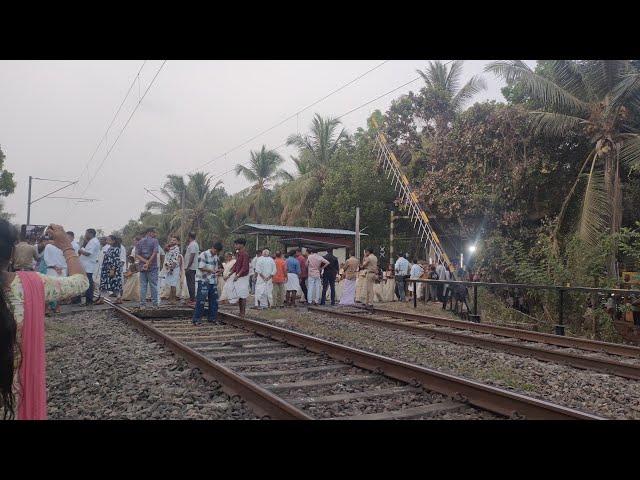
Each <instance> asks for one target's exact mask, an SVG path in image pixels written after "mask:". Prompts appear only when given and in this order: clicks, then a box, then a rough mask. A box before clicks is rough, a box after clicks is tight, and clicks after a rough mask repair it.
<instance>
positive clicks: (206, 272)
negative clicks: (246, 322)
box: [192, 242, 222, 325]
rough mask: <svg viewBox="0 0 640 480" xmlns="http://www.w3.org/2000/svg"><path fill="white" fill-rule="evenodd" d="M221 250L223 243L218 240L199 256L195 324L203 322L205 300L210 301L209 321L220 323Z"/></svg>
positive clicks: (194, 313) (193, 320) (194, 312)
mask: <svg viewBox="0 0 640 480" xmlns="http://www.w3.org/2000/svg"><path fill="white" fill-rule="evenodd" d="M221 251H222V244H221V243H220V242H216V243H214V244H213V246H212V247H211V248H210V249H208V250H205V251H204V252H202V253H201V254H200V255H199V256H198V270H197V271H196V281H197V284H198V293H197V296H196V308H195V310H194V311H193V319H192V322H193V324H194V325H200V324H202V315H203V314H204V302H205V300H207V302H208V303H209V314H208V315H207V322H209V323H219V322H217V321H216V316H217V315H218V285H217V278H218V276H217V274H218V273H219V272H220V259H219V258H218V254H219V253H220V252H221Z"/></svg>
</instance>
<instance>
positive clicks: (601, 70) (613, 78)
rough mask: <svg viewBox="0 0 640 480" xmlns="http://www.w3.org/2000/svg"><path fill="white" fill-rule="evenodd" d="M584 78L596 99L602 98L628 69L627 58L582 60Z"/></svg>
mask: <svg viewBox="0 0 640 480" xmlns="http://www.w3.org/2000/svg"><path fill="white" fill-rule="evenodd" d="M583 69H584V72H585V80H586V81H587V82H588V84H589V87H590V89H591V90H592V91H593V92H594V93H595V95H596V96H597V99H598V100H602V99H604V97H605V96H606V95H608V94H609V93H610V92H611V91H612V90H613V89H614V88H615V87H616V85H617V84H618V83H619V82H620V80H621V79H622V77H623V76H624V75H625V74H626V73H627V72H628V70H629V61H628V60H588V61H586V62H584V67H583Z"/></svg>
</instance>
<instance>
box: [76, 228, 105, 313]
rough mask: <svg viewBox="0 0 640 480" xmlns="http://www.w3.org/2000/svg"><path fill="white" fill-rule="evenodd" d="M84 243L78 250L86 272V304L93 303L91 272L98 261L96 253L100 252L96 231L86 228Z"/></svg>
mask: <svg viewBox="0 0 640 480" xmlns="http://www.w3.org/2000/svg"><path fill="white" fill-rule="evenodd" d="M84 239H85V245H84V247H83V248H80V249H79V250H78V255H79V256H80V264H81V265H82V267H83V268H84V271H85V272H86V273H87V278H88V279H89V288H88V289H87V292H86V293H85V297H86V305H93V272H95V270H96V266H97V263H98V253H99V252H100V241H99V240H98V239H97V238H96V231H95V230H94V229H93V228H88V229H87V231H86V232H85V234H84Z"/></svg>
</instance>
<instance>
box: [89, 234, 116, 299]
mask: <svg viewBox="0 0 640 480" xmlns="http://www.w3.org/2000/svg"><path fill="white" fill-rule="evenodd" d="M107 245H109V248H108V249H107V250H105V252H104V257H103V259H102V269H101V271H100V294H101V295H102V296H104V295H107V294H108V293H109V292H113V293H114V295H115V296H116V299H115V301H114V303H122V269H123V265H122V255H121V249H122V243H121V242H120V239H119V238H118V237H116V236H115V235H109V236H108V237H107ZM95 303H96V305H100V304H102V303H104V301H103V300H102V297H100V298H98V301H97V302H95Z"/></svg>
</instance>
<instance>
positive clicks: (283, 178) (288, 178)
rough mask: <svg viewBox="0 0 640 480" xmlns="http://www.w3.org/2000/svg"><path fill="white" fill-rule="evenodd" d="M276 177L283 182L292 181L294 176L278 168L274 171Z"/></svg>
mask: <svg viewBox="0 0 640 480" xmlns="http://www.w3.org/2000/svg"><path fill="white" fill-rule="evenodd" d="M276 178H277V179H278V180H280V181H281V182H285V183H288V182H293V181H294V180H295V177H294V176H293V175H291V174H290V173H289V172H287V171H286V170H283V169H280V170H278V171H277V172H276Z"/></svg>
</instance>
